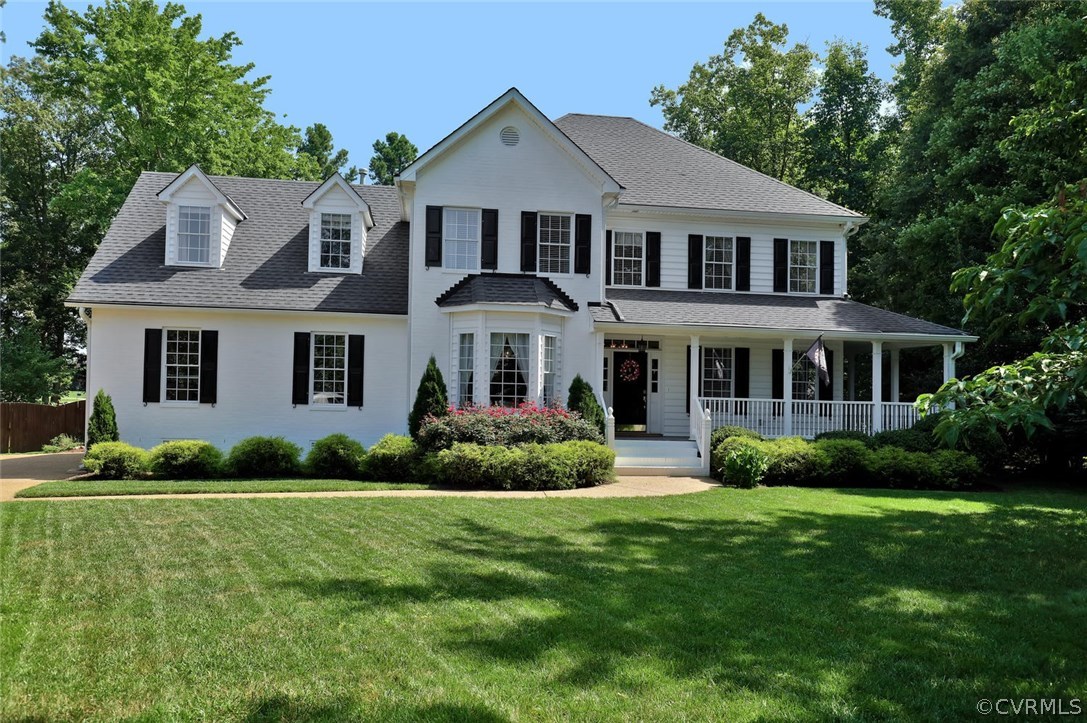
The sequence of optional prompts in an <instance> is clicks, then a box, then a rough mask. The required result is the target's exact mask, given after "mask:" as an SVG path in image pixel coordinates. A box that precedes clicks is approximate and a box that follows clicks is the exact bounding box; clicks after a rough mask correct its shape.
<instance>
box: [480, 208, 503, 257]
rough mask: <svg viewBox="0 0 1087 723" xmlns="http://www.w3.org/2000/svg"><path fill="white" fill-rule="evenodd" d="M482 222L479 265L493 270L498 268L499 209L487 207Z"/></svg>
mask: <svg viewBox="0 0 1087 723" xmlns="http://www.w3.org/2000/svg"><path fill="white" fill-rule="evenodd" d="M481 216H482V218H481V221H482V223H481V224H480V226H481V229H480V240H481V246H482V248H481V250H480V255H479V266H480V268H482V269H489V270H491V271H497V270H498V209H495V208H485V209H483V213H482V214H481Z"/></svg>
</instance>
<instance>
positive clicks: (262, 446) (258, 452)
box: [226, 437, 302, 477]
mask: <svg viewBox="0 0 1087 723" xmlns="http://www.w3.org/2000/svg"><path fill="white" fill-rule="evenodd" d="M301 456H302V448H301V447H299V446H298V445H297V444H295V443H294V442H290V441H288V440H286V439H284V438H283V437H249V438H247V439H243V440H242V441H240V442H238V443H237V444H236V445H234V448H233V449H231V450H230V456H229V457H228V458H227V462H226V467H227V470H228V473H229V474H230V475H231V476H233V477H291V476H294V475H298V474H301V473H302V462H301V461H300V459H299V458H300V457H301Z"/></svg>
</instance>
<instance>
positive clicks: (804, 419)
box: [691, 397, 919, 438]
mask: <svg viewBox="0 0 1087 723" xmlns="http://www.w3.org/2000/svg"><path fill="white" fill-rule="evenodd" d="M698 402H699V405H700V406H701V407H702V409H704V410H705V412H706V414H707V415H708V416H709V418H710V420H711V426H712V428H713V429H716V428H717V427H723V426H726V425H729V426H736V427H744V428H746V429H751V430H754V431H756V432H758V433H759V434H761V435H762V436H764V437H789V436H797V437H809V438H810V437H814V436H816V435H818V434H822V433H823V432H833V431H839V430H850V431H854V432H864V433H865V434H871V433H872V414H873V407H874V406H875V405H874V404H872V402H836V401H826V402H823V401H810V400H793V401H792V402H790V403H791V404H792V429H788V428H787V425H786V418H785V402H784V401H782V400H780V399H716V398H708V397H700V398H699V399H698ZM879 406H880V408H881V411H880V415H881V416H880V420H881V421H882V422H883V425H882V429H884V430H889V429H908V428H909V427H912V426H913V425H914V424H915V423H916V422H917V420H918V418H919V417H918V413H917V408H916V407H914V406H913V405H912V404H910V403H909V402H884V403H882V404H880V405H879ZM695 419H696V417H695V415H694V414H692V415H691V425H692V427H691V435H692V437H694V436H695V435H694V423H695ZM695 438H697V437H695Z"/></svg>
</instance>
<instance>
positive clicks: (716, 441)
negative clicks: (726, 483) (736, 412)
mask: <svg viewBox="0 0 1087 723" xmlns="http://www.w3.org/2000/svg"><path fill="white" fill-rule="evenodd" d="M734 437H741V438H743V439H762V435H761V434H759V433H758V432H756V431H755V430H753V429H747V428H746V427H735V426H729V425H725V426H723V427H718V428H717V429H715V430H713V432H712V433H711V434H710V475H711V476H713V477H714V478H716V479H718V480H720V479H721V475H722V473H721V472H720V470H722V469H724V464H725V458H724V457H723V456H722V455H720V454H718V449H719V448H720V447H721V443H722V442H724V441H725V440H726V439H732V438H734Z"/></svg>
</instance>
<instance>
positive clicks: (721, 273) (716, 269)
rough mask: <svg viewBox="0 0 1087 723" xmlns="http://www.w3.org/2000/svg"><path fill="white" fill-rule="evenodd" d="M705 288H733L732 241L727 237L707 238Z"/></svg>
mask: <svg viewBox="0 0 1087 723" xmlns="http://www.w3.org/2000/svg"><path fill="white" fill-rule="evenodd" d="M705 276H706V278H705V284H704V285H705V288H707V289H731V288H732V239H731V238H729V237H726V236H707V237H706V264H705Z"/></svg>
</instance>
